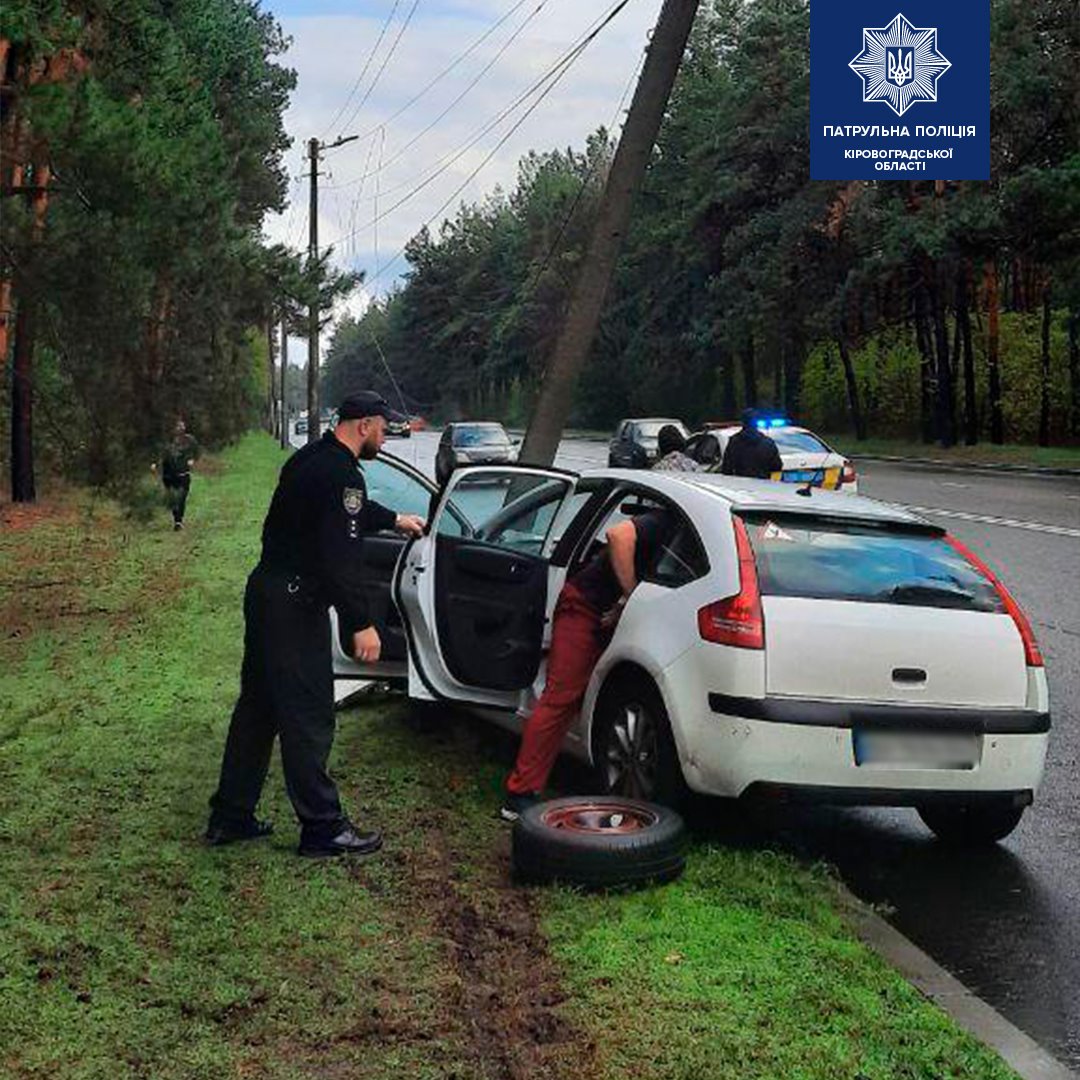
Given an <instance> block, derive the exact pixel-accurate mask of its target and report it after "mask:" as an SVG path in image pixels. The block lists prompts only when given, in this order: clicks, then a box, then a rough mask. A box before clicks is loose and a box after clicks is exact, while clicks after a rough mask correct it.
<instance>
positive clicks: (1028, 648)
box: [945, 535, 1043, 667]
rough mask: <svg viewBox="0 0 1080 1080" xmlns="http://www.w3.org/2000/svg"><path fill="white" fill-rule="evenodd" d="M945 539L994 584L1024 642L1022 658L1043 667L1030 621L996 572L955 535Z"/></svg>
mask: <svg viewBox="0 0 1080 1080" xmlns="http://www.w3.org/2000/svg"><path fill="white" fill-rule="evenodd" d="M945 540H946V542H947V543H949V544H950V545H951V546H952V547H954V548H955V549H956V550H957V551H959V552H960V554H961V555H963V556H964V558H965V559H967V561H968V562H969V563H971V565H972V566H974V567H975V569H976V570H978V571H979V573H980V574H982V576H983V577H984V578H986V580H987V581H989V582H990V584H991V585H993V586H994V589H995V591H996V592H997V594H998V596H999V597H1000V598H1001V603H1002V604H1003V605H1004V607H1005V610H1006V611H1007V612H1008V613H1009V614H1010V615H1011V616H1012V621H1013V622H1014V623H1016V629H1017V630H1019V631H1020V640H1021V641H1022V642H1023V643H1024V659H1025V661H1026V662H1027V666H1028V667H1043V658H1042V653H1041V652H1039V645H1038V642H1037V641H1036V640H1035V634H1034V633H1033V632H1032V629H1031V623H1029V622H1028V620H1027V616H1026V615H1025V614H1024V612H1023V610H1022V608H1021V607H1020V605H1019V604H1018V603H1017V602H1016V601H1015V600H1014V599H1013V596H1012V593H1010V592H1009V590H1008V589H1006V588H1005V586H1004V585H1002V583H1001V582H1000V581H999V580H998V576H997V574H995V573H994V571H993V570H991V569H990V567H989V566H987V565H986V563H984V562H983V561H982V559H980V558H979V556H978V555H976V554H975V552H974V551H972V550H971V548H969V547H968V546H967V545H966V544H964V543H962V542H961V541H959V540H957V539H956V537H955V536H948V535H947V536H946V537H945Z"/></svg>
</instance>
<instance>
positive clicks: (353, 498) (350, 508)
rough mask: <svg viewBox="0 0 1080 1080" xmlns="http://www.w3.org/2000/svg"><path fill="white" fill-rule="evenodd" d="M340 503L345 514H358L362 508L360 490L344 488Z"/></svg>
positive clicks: (361, 491)
mask: <svg viewBox="0 0 1080 1080" xmlns="http://www.w3.org/2000/svg"><path fill="white" fill-rule="evenodd" d="M341 501H342V502H343V503H344V504H345V513H346V514H359V513H360V511H361V510H362V509H363V506H364V492H363V490H362V489H361V488H346V489H345V492H344V494H343V495H342V497H341Z"/></svg>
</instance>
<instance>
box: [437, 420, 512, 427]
mask: <svg viewBox="0 0 1080 1080" xmlns="http://www.w3.org/2000/svg"><path fill="white" fill-rule="evenodd" d="M446 426H447V427H452V428H463V427H497V428H501V427H502V424H501V423H499V421H498V420H455V421H454V422H453V423H452V424H447V425H446Z"/></svg>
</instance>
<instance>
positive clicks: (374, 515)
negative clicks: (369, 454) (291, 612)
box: [260, 431, 397, 635]
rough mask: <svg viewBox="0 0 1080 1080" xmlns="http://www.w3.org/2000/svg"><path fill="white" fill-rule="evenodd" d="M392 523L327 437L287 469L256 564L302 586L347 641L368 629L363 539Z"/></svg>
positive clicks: (353, 464) (351, 459)
mask: <svg viewBox="0 0 1080 1080" xmlns="http://www.w3.org/2000/svg"><path fill="white" fill-rule="evenodd" d="M396 520H397V515H396V514H395V513H394V511H393V510H388V509H387V508H386V507H385V506H380V505H379V504H378V503H376V502H371V501H370V500H369V499H368V497H367V487H366V485H365V484H364V474H363V472H362V471H361V470H360V467H359V464H358V462H357V459H356V457H355V455H354V454H353V452H352V451H351V450H350V449H349V448H348V447H347V446H345V444H344V443H342V442H339V441H338V439H336V438H335V437H334V433H333V432H332V431H327V432H326V433H325V434H324V435H323V437H322V438H321V439H319V440H318V441H317V442H313V443H308V445H307V446H304V447H302V448H301V449H300V450H297V451H296V453H295V454H293V456H292V457H291V458H289V460H288V461H287V462H285V465H284V467H283V468H282V470H281V475H280V476H279V477H278V486H277V489H276V490H275V492H274V497H273V499H272V501H271V503H270V510H269V512H268V513H267V515H266V521H265V522H264V523H263V533H262V558H261V559H260V565H261V566H263V567H266V568H268V569H271V570H276V571H280V572H284V573H289V574H296V575H297V576H298V577H300V578H301V579H303V581H304V582H305V584H307V585H308V586H309V587H311V588H313V589H315V590H316V591H317V592H318V594H319V595H320V596H321V598H322V599H324V600H326V601H327V602H329V603H331V604H333V605H334V607H335V608H336V609H337V613H338V619H339V621H340V623H341V627H342V629H343V631H344V632H345V633H347V634H350V635H351V634H353V633H355V632H356V631H357V630H363V629H364V628H365V627H366V626H370V625H371V620H370V619H369V617H368V613H367V604H366V602H365V601H364V598H363V592H362V587H361V581H360V578H361V576H362V573H363V561H362V543H363V538H364V536H365V535H366V534H367V533H374V532H380V531H382V530H383V529H392V528H393V527H394V522H395V521H396Z"/></svg>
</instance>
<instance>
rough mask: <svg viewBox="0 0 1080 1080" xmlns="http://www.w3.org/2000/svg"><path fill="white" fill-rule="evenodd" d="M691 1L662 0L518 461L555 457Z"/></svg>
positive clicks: (545, 461) (686, 32)
mask: <svg viewBox="0 0 1080 1080" xmlns="http://www.w3.org/2000/svg"><path fill="white" fill-rule="evenodd" d="M697 8H698V0H664V6H663V8H662V9H661V11H660V17H659V19H658V20H657V23H656V28H655V30H654V31H653V35H652V40H651V42H650V43H649V47H648V50H647V52H646V54H645V64H644V66H643V67H642V69H641V76H640V78H639V79H638V84H637V88H636V89H635V90H634V100H633V101H632V102H631V103H630V111H629V112H628V113H627V116H626V124H625V126H624V127H623V131H622V137H621V138H620V139H619V146H618V149H617V150H616V151H615V158H614V160H613V161H612V163H611V172H610V173H609V174H608V178H607V183H606V184H605V185H604V193H603V195H602V196H601V198H600V205H599V207H598V208H597V213H596V224H595V225H594V226H593V234H592V238H591V239H590V241H589V248H588V251H587V253H586V255H585V261H584V262H583V263H582V266H581V270H580V272H579V274H578V279H577V282H576V283H575V285H574V292H573V295H572V296H571V298H570V306H569V309H568V310H567V313H566V319H565V321H564V322H563V325H562V328H561V329H560V331H559V336H558V339H557V340H556V343H555V351H554V353H553V354H552V357H551V360H550V362H549V363H548V366H547V371H546V372H545V374H544V382H543V385H542V386H541V388H540V395H539V397H538V398H537V401H536V408H535V409H534V410H533V415H532V419H531V420H530V422H529V428H528V431H527V432H526V433H525V442H524V445H523V446H522V448H521V460H522V461H527V462H529V463H531V464H534V465H550V464H551V462H552V461H553V460H554V459H555V451H556V449H557V448H558V445H559V440H560V438H561V437H562V431H563V427H564V426H565V424H566V418H567V416H568V415H569V413H570V407H571V405H572V404H573V400H574V388H575V387H576V385H577V380H578V376H579V375H580V374H581V369H582V368H583V367H584V366H585V361H586V360H587V359H588V355H589V348H590V346H591V345H592V341H593V338H594V337H595V336H596V327H597V325H598V324H599V322H600V314H601V312H602V310H603V306H604V297H605V295H606V294H607V290H608V285H609V283H610V281H611V275H612V271H613V270H614V268H615V260H616V259H617V258H618V255H619V248H620V246H621V245H622V239H623V234H624V233H625V232H626V226H627V223H628V222H629V220H630V210H631V208H632V206H633V202H634V196H635V195H636V194H637V191H638V188H639V187H640V186H641V181H642V178H643V177H644V175H645V167H646V165H647V164H648V161H649V156H650V154H651V153H652V148H653V144H654V143H655V142H656V134H657V132H658V131H659V130H660V121H661V119H662V118H663V115H664V110H665V109H666V108H667V102H668V97H669V96H670V95H671V87H672V85H673V84H674V82H675V76H676V75H677V74H678V71H679V64H680V63H681V62H682V56H683V52H684V50H685V49H686V41H687V38H689V36H690V28H691V27H692V26H693V24H694V16H695V15H696V14H697Z"/></svg>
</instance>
